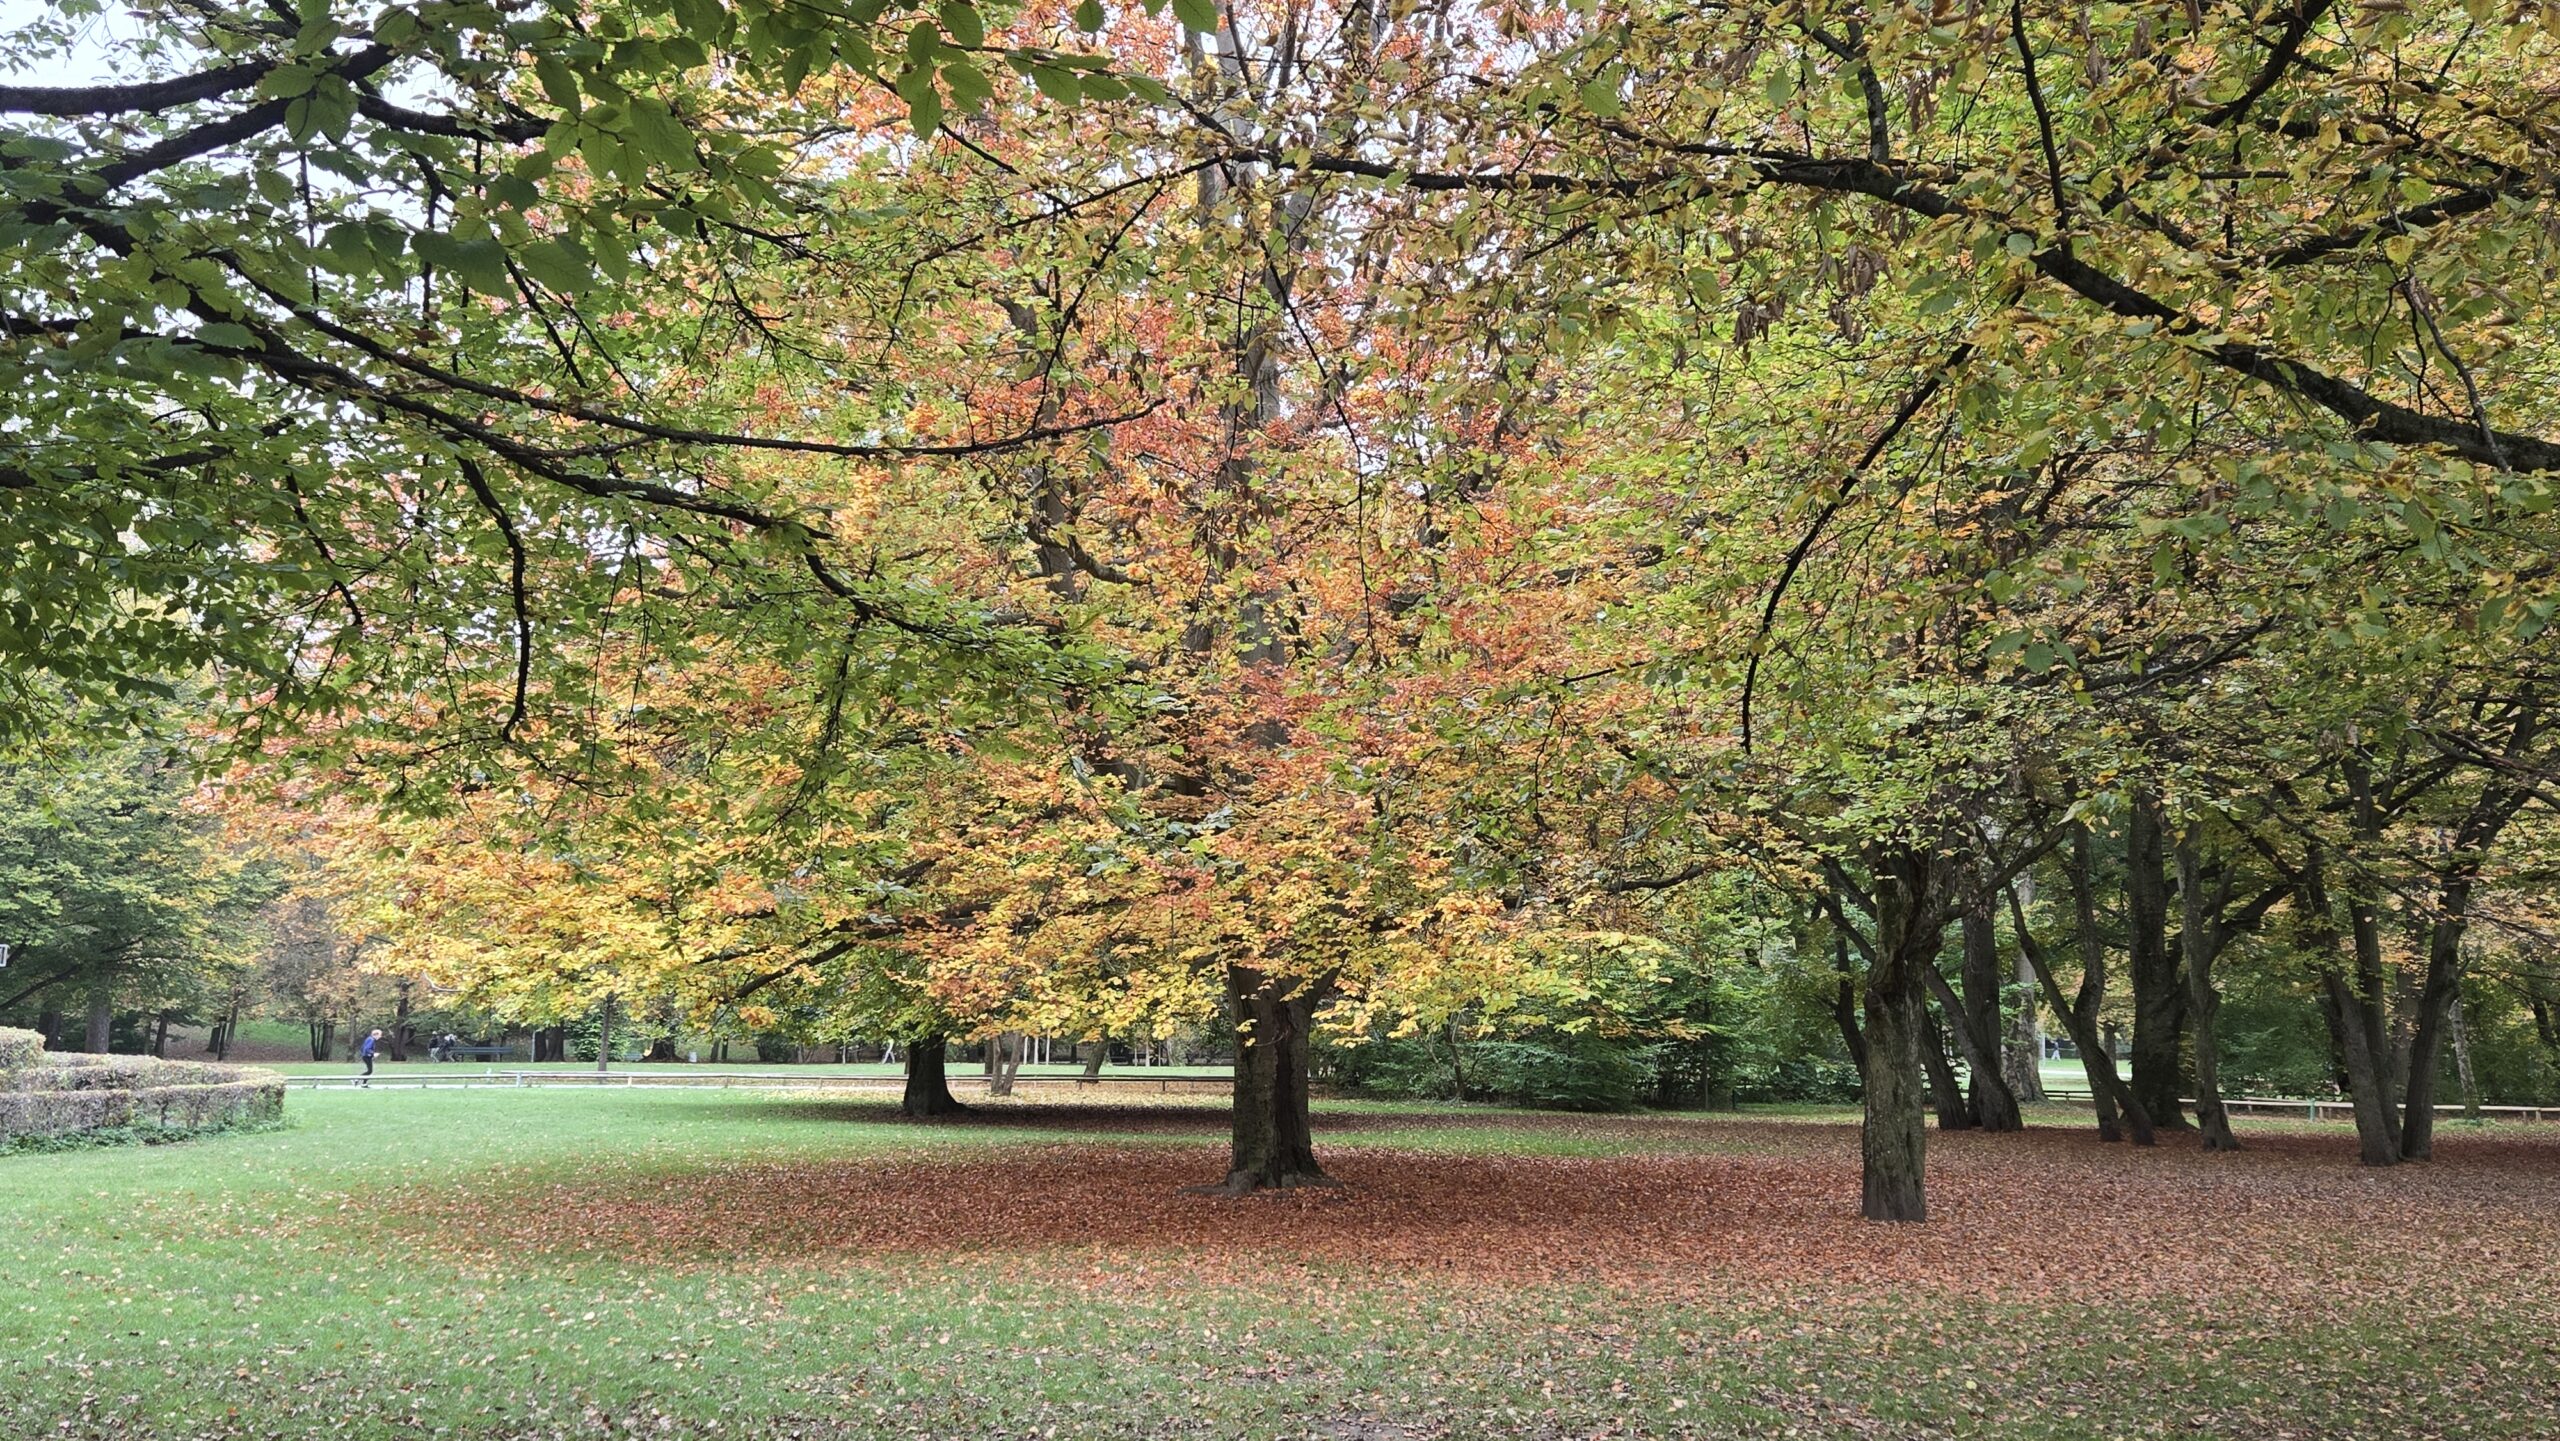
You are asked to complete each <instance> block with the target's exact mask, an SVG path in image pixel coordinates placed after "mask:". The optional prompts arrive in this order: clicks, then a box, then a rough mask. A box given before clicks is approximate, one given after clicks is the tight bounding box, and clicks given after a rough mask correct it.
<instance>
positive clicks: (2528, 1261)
mask: <svg viewBox="0 0 2560 1441" xmlns="http://www.w3.org/2000/svg"><path fill="white" fill-rule="evenodd" d="M289 1109H290V1111H291V1113H292V1116H293V1118H294V1124H293V1126H292V1127H291V1129H289V1130H286V1131H282V1132H277V1133H270V1134H261V1135H246V1136H232V1137H224V1138H218V1139H214V1140H210V1141H206V1142H201V1143H198V1144H194V1145H189V1146H178V1147H166V1148H155V1149H150V1150H121V1151H95V1152H82V1153H70V1154H58V1155H34V1156H19V1157H14V1158H5V1159H0V1373H5V1379H6V1381H7V1383H8V1384H7V1385H6V1387H5V1388H0V1436H7V1437H12V1438H15V1437H21V1436H24V1437H36V1436H90V1437H107V1436H113V1437H129V1436H132V1437H170V1438H176V1437H199V1436H203V1437H235V1436H237V1437H248V1436H258V1437H265V1436H276V1437H302V1436H358V1437H374V1436H380V1437H427V1436H460V1437H491V1438H495V1437H519V1436H536V1437H553V1436H558V1437H572V1436H574V1437H604V1436H608V1435H620V1434H633V1433H636V1434H639V1435H643V1436H650V1435H664V1436H697V1435H703V1436H722V1437H756V1438H781V1437H798V1438H805V1441H832V1438H838V1437H843V1438H851V1437H857V1436H859V1437H864V1438H871V1437H897V1436H954V1437H956V1436H969V1437H994V1436H1023V1435H1056V1436H1060V1437H1083V1436H1128V1437H1212V1436H1215V1437H1228V1436H1241V1437H1277V1436H1310V1437H1368V1438H1386V1437H1471V1436H1482V1435H1500V1436H1538V1437H1545V1436H1596V1435H1621V1436H1664V1435H1671V1436H1685V1435H1699V1436H1721V1435H1753V1436H1761V1435H1767V1436H1784V1435H1799V1436H1807V1437H1813V1436H1825V1437H1827V1436H1881V1437H1934V1436H2004V1437H2006V1436H2017V1437H2046V1436H2050V1437H2075V1438H2076V1437H2116V1436H2123V1437H2136V1436H2143V1437H2149V1436H2172V1435H2174V1436H2198V1435H2211V1436H2232V1437H2262V1436H2296V1437H2314V1436H2335V1437H2348V1436H2358V1437H2362V1436H2426V1435H2437V1436H2445V1437H2455V1436H2462V1437H2473V1436H2479V1437H2489V1436H2512V1437H2548V1436H2552V1435H2560V1285H2555V1282H2560V1128H2553V1129H2551V1130H2540V1131H2537V1130H2530V1129H2525V1128H2514V1129H2498V1130H2489V1131H2471V1130H2467V1129H2464V1128H2461V1127H2456V1128H2454V1130H2453V1134H2451V1135H2449V1136H2448V1137H2447V1138H2446V1139H2445V1141H2444V1142H2443V1143H2442V1145H2441V1147H2440V1149H2441V1151H2442V1153H2443V1154H2442V1158H2441V1159H2440V1160H2438V1161H2437V1162H2436V1163H2434V1164H2433V1165H2430V1166H2425V1167H2410V1168H2404V1169H2402V1170H2400V1171H2396V1172H2391V1173H2368V1172H2364V1171H2362V1170H2360V1169H2358V1168H2357V1167H2356V1166H2355V1165H2354V1162H2353V1142H2352V1139H2351V1137H2350V1136H2349V1135H2348V1134H2347V1133H2346V1132H2345V1130H2344V1129H2343V1128H2338V1127H2312V1126H2308V1125H2302V1124H2295V1125H2289V1126H2281V1127H2278V1126H2260V1127H2257V1128H2255V1129H2252V1130H2251V1131H2249V1132H2247V1133H2246V1134H2247V1135H2248V1137H2249V1138H2250V1139H2252V1140H2253V1141H2254V1142H2255V1144H2254V1145H2253V1147H2252V1149H2251V1150H2250V1151H2249V1152H2247V1153H2245V1154H2243V1155H2240V1156H2236V1157H2206V1156H2203V1155H2200V1154H2197V1153H2194V1152H2191V1151H2189V1150H2187V1149H2185V1148H2183V1147H2175V1148H2164V1149H2162V1150H2160V1151H2156V1152H2150V1153H2138V1152H2134V1151H2131V1150H2130V1149H2128V1148H2122V1147H2102V1146H2100V1145H2099V1144H2098V1143H2097V1142H2096V1141H2095V1140H2094V1139H2092V1138H2088V1137H2085V1136H2083V1135H2081V1134H2080V1132H2079V1131H2078V1130H2077V1129H2075V1128H2071V1127H2070V1126H2068V1125H2067V1120H2068V1117H2067V1114H2066V1113H2064V1112H2062V1111H2060V1110H2058V1109H2057V1110H2055V1111H2052V1112H2049V1113H2045V1114H2044V1115H2042V1116H2040V1117H2039V1120H2040V1122H2041V1123H2042V1124H2040V1125H2039V1126H2038V1128H2037V1129H2034V1130H2031V1131H2030V1132H2029V1133H2028V1134H2027V1135H2025V1136H2019V1137H1996V1138H1987V1137H1972V1136H1956V1137H1948V1138H1934V1137H1933V1146H1932V1159H1933V1169H1934V1172H1935V1183H1934V1185H1933V1191H1932V1199H1933V1205H1934V1206H1935V1207H1936V1209H1937V1215H1938V1218H1937V1219H1936V1220H1935V1221H1933V1223H1932V1224H1931V1225H1929V1226H1927V1227H1925V1228H1916V1229H1915V1228H1884V1227H1873V1226H1867V1225H1864V1224H1862V1223H1859V1222H1857V1221H1856V1220H1854V1219H1853V1218H1852V1216H1851V1211H1852V1209H1853V1205H1854V1200H1855V1189H1856V1179H1855V1177H1856V1172H1855V1158H1856V1133H1855V1130H1854V1128H1853V1127H1851V1126H1848V1125H1846V1124H1843V1123H1842V1118H1841V1117H1839V1116H1837V1115H1830V1116H1821V1115H1816V1116H1787V1117H1757V1118H1733V1117H1715V1118H1697V1117H1631V1118H1573V1117H1555V1116H1529V1115H1522V1114H1517V1113H1504V1112H1490V1111H1486V1110H1483V1109H1480V1108H1470V1109H1468V1110H1465V1111H1456V1110H1451V1109H1443V1108H1428V1107H1411V1106H1374V1105H1371V1106H1352V1105H1343V1106H1336V1107H1332V1108H1329V1109H1328V1111H1327V1113H1326V1115H1325V1118H1324V1124H1325V1127H1326V1130H1325V1135H1324V1136H1323V1138H1322V1139H1323V1142H1324V1144H1325V1146H1326V1148H1327V1150H1326V1154H1327V1156H1328V1157H1329V1160H1330V1162H1331V1164H1332V1165H1333V1167H1334V1169H1335V1170H1336V1171H1337V1173H1338V1174H1340V1175H1341V1176H1343V1177H1344V1178H1345V1179H1346V1180H1347V1181H1348V1182H1349V1183H1350V1184H1349V1185H1348V1186H1347V1187H1346V1188H1345V1189H1343V1190H1341V1191H1338V1192H1321V1193H1303V1194H1296V1195H1291V1196H1287V1197H1282V1198H1276V1199H1261V1200H1248V1201H1243V1202H1234V1201H1222V1200H1216V1199H1211V1198H1204V1197H1196V1196H1189V1195H1185V1194H1183V1193H1182V1191H1181V1186H1182V1185H1183V1184H1184V1183H1185V1182H1187V1181H1195V1180H1203V1179H1207V1178H1209V1177H1210V1176H1212V1175H1213V1174H1214V1173H1215V1172H1216V1171H1217V1170H1218V1169H1219V1168H1220V1162H1221V1154H1220V1145H1219V1139H1218V1138H1219V1129H1218V1128H1219V1126H1220V1125H1221V1123H1222V1118H1221V1117H1220V1116H1219V1115H1217V1114H1216V1113H1214V1112H1212V1111H1209V1110H1206V1109H1202V1108H1198V1107H1193V1106H1185V1105H1180V1104H1168V1105H1163V1106H1159V1107H1154V1108H1137V1107H1130V1108H1122V1109H1112V1110H1104V1109H1098V1108H1080V1107H1076V1106H1071V1105H1056V1104H1028V1105H1023V1106H1019V1107H1015V1108H1012V1109H1009V1110H1006V1111H1004V1112H1003V1113H1001V1114H989V1115H986V1116H983V1117H980V1118H978V1119H974V1120H965V1121H962V1122H958V1123H953V1124H949V1125H937V1126H923V1125H917V1124H912V1123H907V1122H903V1121H901V1120H899V1119H897V1118H896V1117H895V1116H894V1115H893V1114H892V1113H890V1112H889V1111H888V1110H887V1109H886V1107H885V1106H884V1105H883V1104H882V1103H881V1101H880V1100H879V1099H878V1098H876V1097H853V1096H848V1097H843V1098H829V1099H818V1098H809V1097H801V1096H782V1097H774V1096H765V1095H760V1094H757V1093H751V1092H739V1091H729V1092H718V1091H710V1092H691V1091H683V1092H665V1091H660V1092H651V1091H635V1092H621V1091H605V1092H582V1091H568V1092H563V1091H528V1092H515V1091H502V1090H501V1091H493V1090H480V1091H456V1092H446V1091H416V1090H410V1091H374V1092H343V1091H342V1092H320V1093H297V1094H296V1095H294V1096H293V1097H292V1098H291V1101H290V1105H289Z"/></svg>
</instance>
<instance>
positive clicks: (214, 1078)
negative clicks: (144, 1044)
mask: <svg viewBox="0 0 2560 1441" xmlns="http://www.w3.org/2000/svg"><path fill="white" fill-rule="evenodd" d="M28 1042H33V1043H34V1047H33V1050H32V1052H30V1050H29V1047H28V1045H27V1044H26V1043H28ZM283 1117H284V1078H283V1077H282V1076H279V1075H276V1074H275V1073H273V1072H271V1071H256V1070H249V1069H245V1068H243V1067H239V1066H217V1065H211V1064H208V1063H206V1062H203V1061H163V1060H158V1059H155V1058H153V1057H150V1056H91V1055H63V1056H48V1055H46V1054H45V1053H44V1049H43V1039H42V1038H41V1037H39V1036H37V1035H36V1034H35V1033H34V1032H32V1031H9V1030H0V1151H6V1150H19V1149H51V1148H53V1147H56V1146H60V1145H65V1144H76V1143H78V1142H81V1141H84V1140H96V1141H128V1140H130V1141H174V1140H181V1139H184V1138H186V1137H188V1136H193V1135H200V1134H203V1133H205V1132H208V1131H219V1130H227V1129H230V1128H233V1127H238V1126H257V1125H268V1124H273V1123H274V1122H277V1121H280V1120H282V1119H283Z"/></svg>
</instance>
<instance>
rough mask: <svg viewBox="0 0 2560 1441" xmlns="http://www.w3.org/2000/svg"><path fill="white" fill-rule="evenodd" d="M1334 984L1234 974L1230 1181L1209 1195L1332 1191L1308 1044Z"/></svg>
mask: <svg viewBox="0 0 2560 1441" xmlns="http://www.w3.org/2000/svg"><path fill="white" fill-rule="evenodd" d="M1328 988H1329V982H1328V981H1324V980H1305V979H1300V978H1296V977H1286V976H1271V975H1266V974H1265V973H1263V972H1261V971H1258V970H1255V969H1253V968H1252V967H1249V966H1229V967H1227V1011H1228V1016H1229V1018H1230V1020H1231V1021H1232V1023H1233V1024H1234V1026H1235V1031H1236V1070H1235V1109H1234V1117H1233V1129H1232V1137H1231V1141H1232V1144H1231V1145H1230V1148H1229V1153H1228V1165H1227V1178H1226V1179H1225V1180H1224V1181H1222V1182H1219V1183H1218V1184H1217V1185H1214V1186H1206V1187H1202V1188H1201V1189H1202V1190H1204V1191H1215V1192H1222V1193H1224V1194H1227V1195H1243V1194H1245V1193H1246V1192H1250V1191H1267V1190H1276V1189H1284V1188H1287V1187H1292V1186H1330V1185H1333V1184H1335V1182H1334V1181H1333V1179H1332V1178H1331V1177H1329V1176H1327V1175H1325V1173H1324V1168H1323V1167H1322V1166H1319V1165H1317V1164H1316V1150H1315V1126H1314V1122H1313V1120H1312V1118H1311V1116H1310V1115H1309V1112H1308V1108H1307V1103H1308V1064H1307V1062H1308V1042H1309V1039H1310V1034H1311V1032H1312V1031H1313V1029H1314V1025H1315V1011H1316V1007H1317V1006H1318V1005H1320V1004H1322V1003H1323V1000H1324V996H1325V992H1326V991H1327V989H1328Z"/></svg>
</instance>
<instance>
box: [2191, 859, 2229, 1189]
mask: <svg viewBox="0 0 2560 1441" xmlns="http://www.w3.org/2000/svg"><path fill="white" fill-rule="evenodd" d="M2178 906H2179V913H2178V945H2179V949H2181V950H2183V951H2184V952H2185V953H2186V962H2187V1016H2188V1019H2189V1020H2190V1021H2191V1022H2192V1024H2193V1029H2194V1032H2195V1047H2196V1125H2197V1128H2198V1129H2199V1130H2200V1131H2202V1133H2203V1135H2204V1148H2205V1149H2206V1150H2208V1151H2237V1150H2239V1149H2240V1138H2239V1137H2237V1136H2234V1135H2232V1134H2231V1113H2230V1111H2229V1110H2228V1109H2227V1108H2226V1107H2224V1105H2223V1104H2222V1052H2221V1043H2222V1042H2221V1032H2220V1030H2219V1029H2218V1028H2217V1022H2218V1021H2219V1019H2220V1017H2221V1014H2222V992H2221V991H2220V990H2218V989H2216V988H2215V987H2214V984H2213V962H2214V957H2215V955H2216V953H2217V952H2219V951H2220V950H2221V949H2222V938H2221V936H2220V934H2219V933H2218V927H2219V922H2218V921H2217V920H2216V919H2215V910H2216V908H2214V907H2210V906H2208V905H2207V904H2206V903H2205V895H2204V864H2203V861H2202V860H2201V858H2199V857H2198V855H2197V854H2196V843H2195V833H2194V830H2193V828H2192V827H2190V828H2189V829H2188V830H2186V831H2183V832H2181V833H2180V834H2179V836H2178Z"/></svg>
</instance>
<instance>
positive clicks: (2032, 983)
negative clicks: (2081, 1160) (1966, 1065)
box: [2002, 948, 2045, 1105]
mask: <svg viewBox="0 0 2560 1441" xmlns="http://www.w3.org/2000/svg"><path fill="white" fill-rule="evenodd" d="M2012 974H2013V975H2014V976H2015V977H2016V980H2017V984H2018V986H2019V988H2020V989H2021V990H2023V991H2024V992H2025V993H2026V994H2025V995H2024V996H2023V997H2022V998H2020V1000H2019V1002H2018V1014H2017V1015H2015V1016H2014V1017H2011V1018H2010V1021H2009V1051H2008V1064H2007V1065H2006V1066H2004V1067H2003V1068H2002V1069H2003V1073H2004V1074H2005V1075H2007V1076H2008V1078H2009V1093H2010V1094H2011V1095H2013V1096H2016V1097H2017V1098H2018V1102H2019V1104H2020V1105H2024V1104H2026V1103H2027V1102H2029V1101H2042V1100H2044V1099H2045V1094H2044V1022H2043V1020H2042V1018H2041V1017H2040V1016H2039V1014H2038V1011H2037V1005H2036V996H2035V990H2036V972H2035V967H2033V966H2030V965H2028V964H2027V957H2026V954H2025V951H2024V949H2023V948H2021V950H2020V952H2019V955H2018V959H2017V965H2016V967H2015V969H2014V971H2013V973H2012Z"/></svg>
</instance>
